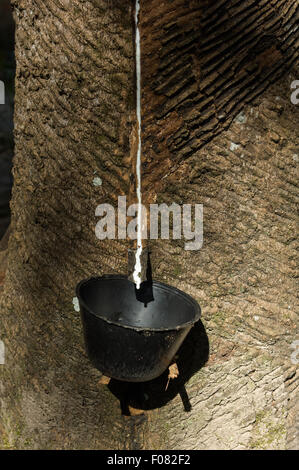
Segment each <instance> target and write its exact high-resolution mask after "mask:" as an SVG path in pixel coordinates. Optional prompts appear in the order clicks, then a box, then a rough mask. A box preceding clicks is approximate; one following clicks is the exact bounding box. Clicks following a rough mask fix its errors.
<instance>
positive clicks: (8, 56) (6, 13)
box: [0, 0, 16, 239]
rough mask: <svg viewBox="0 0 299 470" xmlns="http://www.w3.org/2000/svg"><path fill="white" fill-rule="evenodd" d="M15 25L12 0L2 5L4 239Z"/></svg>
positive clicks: (0, 225) (0, 188)
mask: <svg viewBox="0 0 299 470" xmlns="http://www.w3.org/2000/svg"><path fill="white" fill-rule="evenodd" d="M14 31H15V25H14V20H13V16H12V10H11V6H10V2H9V0H2V1H1V5H0V80H1V81H2V82H3V83H4V86H5V104H1V105H0V239H1V238H2V236H3V235H4V233H5V231H6V229H7V227H8V225H9V222H10V209H9V202H10V198H11V188H12V158H13V152H14V140H13V128H14V125H13V103H14V78H15V71H16V64H15V58H14Z"/></svg>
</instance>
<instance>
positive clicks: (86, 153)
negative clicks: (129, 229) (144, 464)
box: [0, 0, 298, 449]
mask: <svg viewBox="0 0 299 470" xmlns="http://www.w3.org/2000/svg"><path fill="white" fill-rule="evenodd" d="M13 3H14V5H15V18H16V25H17V32H16V43H17V49H16V57H17V78H16V111H15V126H16V130H15V145H16V148H15V151H16V155H15V162H14V178H15V181H14V190H13V200H12V211H13V222H12V234H11V236H10V241H9V250H8V270H7V274H6V280H5V286H4V292H3V294H2V295H1V317H0V322H1V323H0V325H1V327H0V328H1V330H0V331H1V339H2V340H3V341H4V342H5V345H6V364H5V366H0V367H1V369H0V374H1V376H0V377H1V382H0V384H1V389H0V393H1V402H0V403H1V423H0V430H1V439H2V444H1V445H2V447H5V448H71V449H77V448H97V449H134V448H135V449H136V448H142V449H144V448H158V449H159V448H167V449H175V448H185V449H210V448H221V449H235V448H254V449H258V448H263V449H266V448H267V449H268V448H275V449H277V448H282V449H285V448H294V447H295V446H296V439H297V435H296V425H295V417H296V410H295V397H296V390H297V381H296V380H297V375H296V367H295V365H294V364H292V362H291V353H292V352H293V350H292V348H291V344H292V342H293V341H294V340H295V339H296V329H295V328H296V314H295V312H296V284H295V281H296V271H295V269H296V259H295V248H296V246H295V232H296V216H295V210H296V173H295V172H296V165H297V164H298V150H297V151H296V145H298V140H297V137H296V130H297V129H298V109H297V108H296V107H295V106H294V105H293V104H292V103H291V102H290V84H291V82H292V80H293V79H295V78H298V77H296V76H295V66H294V64H296V59H297V48H296V44H297V42H298V33H297V29H296V27H295V19H296V14H297V7H298V4H297V3H295V2H293V1H292V0H284V1H262V0H261V1H253V0H247V1H233V0H221V1H220V0H219V1H216V2H206V1H199V0H198V1H191V0H190V1H189V2H186V1H183V0H174V1H171V0H167V1H164V2H159V1H158V0H150V1H147V2H145V1H144V2H143V1H141V29H142V44H143V49H142V50H143V56H142V63H143V110H144V113H143V117H144V122H143V136H144V149H143V191H144V197H145V199H146V200H147V202H155V201H159V202H162V201H163V202H168V203H170V202H173V201H174V202H179V203H192V202H194V203H203V204H204V247H203V248H202V249H201V250H200V251H199V252H196V253H194V252H186V251H185V250H184V243H183V241H182V242H171V241H169V242H168V241H165V240H163V241H157V242H155V243H151V250H152V268H153V275H154V277H155V278H156V279H160V280H163V281H166V282H168V283H170V284H172V285H175V286H177V287H179V288H181V289H183V290H185V291H186V292H188V293H190V294H191V295H193V296H194V297H195V298H196V299H197V300H198V301H199V303H200V304H201V307H202V311H203V315H202V322H203V323H202V324H199V325H197V326H196V327H195V328H194V329H193V331H192V332H191V334H190V335H189V337H188V338H187V340H186V342H185V344H184V346H183V348H182V350H181V351H180V355H179V358H178V361H177V362H178V367H179V370H180V376H179V378H178V379H175V380H173V381H172V382H171V383H170V385H169V387H168V389H167V392H164V389H165V384H166V382H167V374H166V375H163V376H162V377H161V378H159V379H157V380H155V381H152V382H150V383H147V384H142V385H126V384H120V383H118V382H116V381H111V383H110V384H109V387H105V386H98V384H97V382H98V380H99V378H100V373H99V372H97V371H96V370H94V369H93V368H92V367H91V366H90V364H89V362H88V360H87V358H86V356H85V353H84V350H83V345H82V334H81V325H80V319H79V314H78V313H77V312H76V311H74V309H73V304H72V299H73V297H74V288H75V286H76V283H77V282H78V281H79V280H81V279H82V278H84V277H88V276H90V275H93V274H100V273H109V272H126V269H127V266H126V264H127V248H128V243H127V242H126V241H109V242H108V241H104V242H100V241H99V240H97V239H96V238H95V235H94V227H95V224H96V218H95V216H94V211H95V208H96V206H97V205H98V204H100V203H103V202H112V203H113V202H115V200H116V198H117V196H118V195H122V194H132V193H133V191H134V177H132V175H134V172H133V171H132V166H133V164H134V147H135V137H134V122H135V120H134V116H135V111H134V110H135V100H134V59H133V58H134V48H133V22H132V13H133V10H132V7H133V4H132V3H130V2H126V1H121V0H119V1H113V2H107V1H104V0H93V1H79V0H76V1H69V0H48V1H47V2H45V1H43V0H29V1H28V0H26V1H23V0H15V1H14V2H13ZM280 77H282V78H280ZM296 152H297V153H296ZM95 178H97V179H96V180H95ZM99 178H100V180H99ZM99 181H101V182H102V184H100V185H98V183H99ZM119 400H120V402H121V407H122V410H123V414H121V411H120V406H119ZM182 402H183V404H182ZM127 405H132V406H134V407H135V408H139V409H144V410H145V413H144V415H136V416H125V414H126V406H127ZM183 405H184V406H183ZM297 445H298V444H297Z"/></svg>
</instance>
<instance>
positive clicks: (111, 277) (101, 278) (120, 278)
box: [76, 274, 201, 331]
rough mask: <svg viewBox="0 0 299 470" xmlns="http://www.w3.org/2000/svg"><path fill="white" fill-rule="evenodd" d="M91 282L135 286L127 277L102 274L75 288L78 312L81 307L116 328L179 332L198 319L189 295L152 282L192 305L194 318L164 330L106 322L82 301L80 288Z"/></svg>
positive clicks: (198, 307) (194, 304)
mask: <svg viewBox="0 0 299 470" xmlns="http://www.w3.org/2000/svg"><path fill="white" fill-rule="evenodd" d="M92 281H126V282H128V283H129V284H131V285H132V284H133V285H135V284H134V282H133V281H131V280H130V279H128V278H127V276H124V275H121V274H104V275H103V276H91V277H88V278H86V279H83V280H82V281H80V282H79V283H78V284H77V286H76V295H77V298H78V301H79V306H80V311H81V312H82V310H81V306H82V307H83V308H84V309H85V310H86V311H87V312H88V313H89V314H91V315H93V316H94V317H96V318H100V319H101V320H103V321H105V322H106V323H109V324H112V325H116V326H119V327H121V328H127V329H129V330H134V331H176V330H181V329H183V328H185V327H187V326H193V325H194V324H195V323H197V322H198V320H199V319H200V316H201V308H200V306H199V304H198V302H197V301H196V300H195V299H194V298H193V297H191V295H189V294H186V292H183V291H182V290H180V289H178V288H177V287H174V286H170V285H168V284H165V283H163V282H160V281H152V283H153V285H154V286H156V287H158V288H160V289H164V290H168V291H169V290H171V291H172V292H174V293H176V294H177V295H179V296H181V297H183V298H184V299H185V300H186V301H187V302H189V303H190V304H192V306H193V308H194V317H193V319H192V320H189V321H187V322H184V323H180V324H179V325H177V326H175V327H164V328H150V327H144V326H131V325H124V324H123V323H120V322H118V321H112V320H108V319H107V318H105V317H104V316H102V315H99V314H96V313H95V312H94V311H93V310H91V309H90V308H89V307H88V306H87V304H86V302H85V301H84V300H83V299H82V296H81V294H80V290H81V287H82V286H83V285H84V284H87V283H90V282H92Z"/></svg>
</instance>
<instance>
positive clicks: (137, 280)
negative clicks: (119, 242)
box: [133, 0, 142, 289]
mask: <svg viewBox="0 0 299 470" xmlns="http://www.w3.org/2000/svg"><path fill="white" fill-rule="evenodd" d="M139 11H140V4H139V0H136V6H135V26H136V36H135V42H136V115H137V140H138V145H137V159H136V177H137V185H136V187H137V189H136V191H137V203H138V206H137V251H136V260H135V267H134V273H133V279H134V282H135V284H136V288H137V289H139V288H140V284H141V278H140V276H141V259H140V257H141V253H142V227H141V223H142V195H141V53H140V31H139Z"/></svg>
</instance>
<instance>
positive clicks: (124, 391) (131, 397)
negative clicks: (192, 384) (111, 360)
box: [108, 320, 209, 416]
mask: <svg viewBox="0 0 299 470" xmlns="http://www.w3.org/2000/svg"><path fill="white" fill-rule="evenodd" d="M177 355H178V358H177V360H176V363H177V366H178V369H179V376H178V378H176V379H171V380H170V381H169V384H168V387H167V383H168V369H167V370H166V371H165V372H164V373H163V374H162V375H161V376H160V377H158V378H156V379H154V380H151V381H149V382H141V383H132V382H121V381H119V380H115V379H112V380H111V381H110V383H109V386H108V388H109V390H110V391H111V392H112V393H113V395H115V396H116V397H117V398H118V399H119V401H120V406H121V410H122V414H124V415H127V416H130V410H129V406H132V407H134V408H136V409H139V410H151V409H154V408H160V407H162V406H164V405H166V403H168V402H169V401H171V400H173V398H175V397H176V396H177V395H178V394H179V395H180V396H181V399H182V403H183V406H184V409H185V411H186V412H188V411H191V408H192V404H191V403H190V400H189V397H188V394H187V391H186V388H185V383H186V382H187V381H188V380H189V379H190V378H191V377H192V376H193V375H194V374H195V373H196V372H197V371H199V370H200V369H201V368H202V367H203V366H204V364H205V363H206V362H207V360H208V358H209V340H208V337H207V334H206V331H205V328H204V326H203V324H202V322H201V321H200V320H199V321H198V322H197V323H196V324H195V325H194V327H193V328H192V329H191V331H190V332H189V334H188V336H187V337H186V339H185V341H184V342H183V344H182V346H181V347H180V349H179V352H178V354H177Z"/></svg>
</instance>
